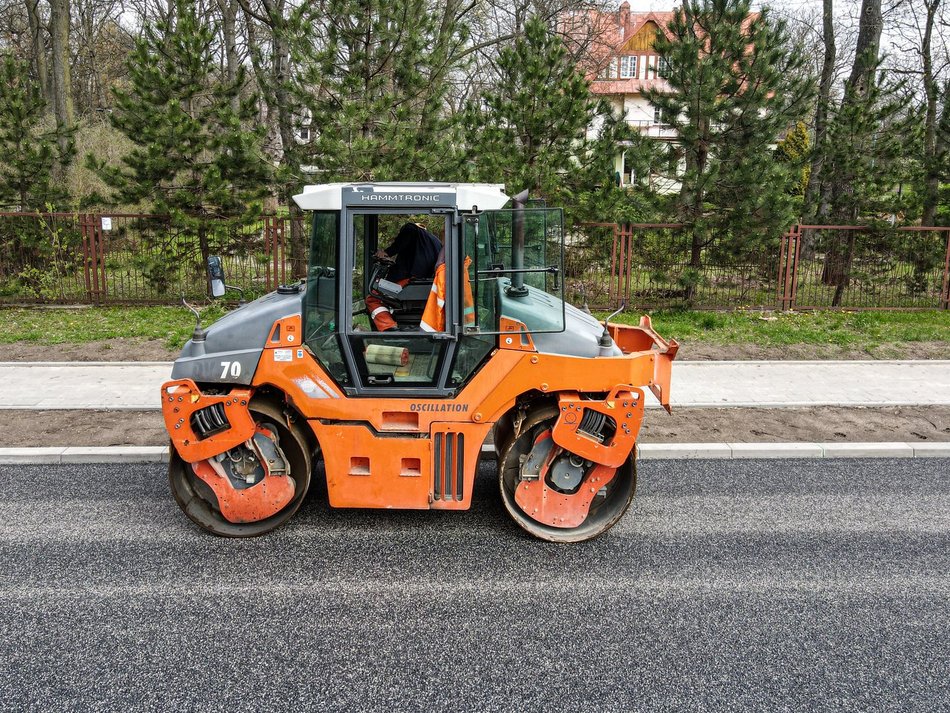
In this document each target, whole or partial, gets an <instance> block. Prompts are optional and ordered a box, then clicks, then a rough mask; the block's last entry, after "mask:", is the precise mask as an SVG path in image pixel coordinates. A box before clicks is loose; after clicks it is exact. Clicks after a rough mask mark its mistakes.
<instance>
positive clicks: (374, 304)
mask: <svg viewBox="0 0 950 713" xmlns="http://www.w3.org/2000/svg"><path fill="white" fill-rule="evenodd" d="M441 251H442V242H441V241H440V240H439V239H438V238H437V237H436V236H435V235H433V234H432V233H430V232H429V231H428V230H426V229H425V228H424V227H423V226H421V225H419V224H417V223H406V224H405V225H403V226H402V228H400V229H399V232H398V233H397V234H396V238H395V239H394V240H393V242H392V245H390V246H389V247H388V248H386V249H385V250H377V251H376V257H379V258H383V259H385V258H390V259H394V262H393V266H392V267H391V268H390V269H389V273H388V274H387V275H386V279H387V280H389V281H390V282H395V283H397V284H399V285H401V286H403V287H405V286H406V285H407V284H409V280H411V279H413V278H417V279H427V278H432V277H433V276H434V275H435V265H436V260H438V257H439V254H440V253H441ZM365 301H366V309H367V311H368V312H369V316H370V318H371V319H372V320H373V323H374V324H375V325H376V329H378V330H379V331H380V332H385V331H388V330H390V329H395V328H396V320H394V319H393V316H392V314H391V313H390V311H389V308H388V307H386V305H384V304H383V303H382V301H380V300H379V299H378V298H376V297H374V296H373V295H367V296H366V300H365Z"/></svg>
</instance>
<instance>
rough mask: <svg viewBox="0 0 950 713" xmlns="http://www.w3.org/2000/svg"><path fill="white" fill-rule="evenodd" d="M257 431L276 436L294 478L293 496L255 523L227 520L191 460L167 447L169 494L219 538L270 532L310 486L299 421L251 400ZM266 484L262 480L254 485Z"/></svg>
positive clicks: (204, 463)
mask: <svg viewBox="0 0 950 713" xmlns="http://www.w3.org/2000/svg"><path fill="white" fill-rule="evenodd" d="M248 409H249V410H250V412H251V415H252V416H253V418H254V422H255V423H256V424H257V429H258V433H264V434H268V435H269V436H271V437H272V438H273V437H276V438H274V440H275V441H276V443H278V444H279V448H280V450H281V451H282V453H283V455H284V456H285V457H286V459H287V465H288V466H289V468H288V470H289V477H291V478H293V483H292V485H293V496H292V497H291V498H290V500H289V502H287V504H286V505H285V506H284V507H283V508H282V509H281V510H280V511H278V512H276V513H275V514H273V515H271V516H270V517H266V518H264V519H262V520H257V521H255V522H241V523H235V522H230V521H229V520H228V519H226V518H225V517H224V516H223V515H222V514H221V509H220V507H219V504H218V498H217V496H216V495H215V493H214V490H212V488H211V487H210V486H209V485H208V483H206V482H205V481H204V480H202V479H201V478H199V477H198V475H196V473H195V468H194V466H193V465H192V464H191V463H186V462H185V461H184V460H182V458H181V456H179V455H178V453H177V451H176V450H175V448H174V446H172V447H171V449H170V458H169V464H168V480H169V483H170V484H171V489H172V494H173V495H174V496H175V500H176V502H177V503H178V506H179V507H180V508H181V509H182V512H184V513H185V515H187V516H188V518H189V519H190V520H191V521H192V522H194V523H195V524H196V525H198V526H199V527H201V528H202V529H204V530H207V531H208V532H211V533H213V534H215V535H220V536H222V537H256V536H258V535H263V534H265V533H268V532H270V531H271V530H273V529H274V528H276V527H278V526H280V525H282V524H283V523H285V522H287V520H289V519H290V518H291V517H292V516H293V515H294V513H296V512H297V510H298V509H299V508H300V505H301V503H302V502H303V499H304V497H305V496H306V495H307V490H308V488H309V487H310V468H311V463H310V448H309V446H308V444H307V438H306V436H305V435H304V432H303V430H302V429H301V426H300V424H299V423H291V424H290V426H289V427H288V425H287V416H286V415H285V414H284V412H283V411H282V410H281V409H280V408H279V407H277V406H274V405H272V404H270V403H265V402H254V401H252V402H251V403H250V405H249V406H248ZM208 463H209V461H201V462H199V463H197V464H195V466H197V467H198V468H199V469H202V468H207V467H210V466H209V465H208ZM264 485H266V484H265V483H261V484H259V485H258V486H255V487H262V486H264Z"/></svg>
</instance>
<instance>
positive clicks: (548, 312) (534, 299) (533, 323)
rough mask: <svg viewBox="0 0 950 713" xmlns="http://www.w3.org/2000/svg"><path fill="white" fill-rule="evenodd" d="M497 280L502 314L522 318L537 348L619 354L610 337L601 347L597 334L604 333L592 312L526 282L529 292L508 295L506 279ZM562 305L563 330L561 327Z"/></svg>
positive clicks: (591, 354)
mask: <svg viewBox="0 0 950 713" xmlns="http://www.w3.org/2000/svg"><path fill="white" fill-rule="evenodd" d="M499 283H500V284H499V288H500V289H499V301H500V308H501V314H502V315H504V316H505V317H509V318H511V319H516V320H518V321H519V322H522V323H523V324H524V325H525V326H526V327H527V328H528V329H529V330H530V331H531V332H532V335H531V339H532V340H533V341H534V346H535V347H536V348H537V350H538V351H539V352H543V353H546V354H563V355H565V356H576V357H590V358H593V357H598V356H621V355H622V352H621V351H620V348H619V347H617V345H616V344H615V343H613V342H612V341H611V346H610V347H609V351H606V350H605V351H601V347H600V337H601V335H602V334H603V333H604V325H603V324H601V323H600V322H598V321H597V320H596V319H594V317H593V315H590V314H588V313H587V312H584V311H582V310H579V309H578V308H577V307H574V306H573V305H571V304H568V303H567V302H561V300H559V299H558V298H557V297H554V296H552V295H549V294H548V293H547V292H545V291H544V290H539V289H537V288H535V287H531V286H528V285H526V287H527V289H528V294H526V295H524V296H520V297H511V296H509V295H508V294H506V292H505V287H507V286H508V284H510V283H509V281H508V280H507V279H503V280H499ZM562 308H563V310H564V329H563V331H561V330H560V327H561V309H562ZM555 330H558V331H555Z"/></svg>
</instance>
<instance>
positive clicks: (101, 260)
mask: <svg viewBox="0 0 950 713" xmlns="http://www.w3.org/2000/svg"><path fill="white" fill-rule="evenodd" d="M79 229H80V232H81V234H82V251H83V276H84V278H85V281H86V299H87V300H88V301H89V302H92V303H93V304H96V305H98V304H101V303H102V299H103V297H105V296H106V295H107V294H108V290H107V285H106V248H105V240H104V239H103V236H102V216H101V215H89V214H88V213H83V214H81V215H80V216H79Z"/></svg>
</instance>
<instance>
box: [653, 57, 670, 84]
mask: <svg viewBox="0 0 950 713" xmlns="http://www.w3.org/2000/svg"><path fill="white" fill-rule="evenodd" d="M656 73H657V74H658V75H659V76H660V77H663V79H666V78H667V77H668V76H670V61H669V60H668V59H667V58H666V57H657V60H656Z"/></svg>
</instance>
